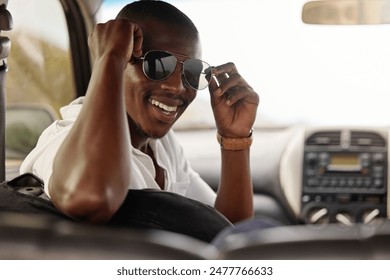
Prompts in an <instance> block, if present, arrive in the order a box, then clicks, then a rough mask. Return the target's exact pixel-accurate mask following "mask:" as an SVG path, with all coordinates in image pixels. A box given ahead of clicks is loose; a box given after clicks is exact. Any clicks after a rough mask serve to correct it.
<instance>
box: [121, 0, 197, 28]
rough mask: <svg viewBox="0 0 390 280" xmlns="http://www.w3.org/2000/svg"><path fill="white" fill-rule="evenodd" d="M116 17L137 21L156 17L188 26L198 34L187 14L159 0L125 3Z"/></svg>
mask: <svg viewBox="0 0 390 280" xmlns="http://www.w3.org/2000/svg"><path fill="white" fill-rule="evenodd" d="M116 18H117V19H128V20H133V21H135V22H139V23H142V22H144V21H146V20H149V19H156V20H159V21H161V22H163V23H170V24H176V25H181V26H184V27H188V28H190V29H191V30H193V31H194V32H195V33H196V34H198V29H197V28H196V26H195V24H194V23H193V22H192V20H191V19H190V18H189V17H188V16H187V15H185V14H184V13H183V12H182V11H180V10H179V9H178V8H176V7H175V6H173V5H171V4H169V3H167V2H164V1H159V0H140V1H135V2H132V3H130V4H127V5H126V6H125V7H123V9H122V10H121V11H120V12H119V13H118V15H117V17H116Z"/></svg>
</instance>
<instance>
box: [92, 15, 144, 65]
mask: <svg viewBox="0 0 390 280" xmlns="http://www.w3.org/2000/svg"><path fill="white" fill-rule="evenodd" d="M129 34H133V36H129ZM142 42H143V35H142V30H141V27H140V26H139V25H138V24H136V23H133V22H131V21H129V20H124V19H116V20H110V21H108V22H106V23H99V24H97V25H96V27H95V30H94V32H93V33H92V34H91V35H90V36H89V38H88V44H89V47H90V49H91V51H92V54H93V56H94V58H95V59H96V60H98V59H99V58H101V57H104V56H105V55H113V56H116V57H118V58H120V59H123V61H124V62H125V63H127V62H129V61H130V59H131V57H132V56H135V57H139V56H141V55H142Z"/></svg>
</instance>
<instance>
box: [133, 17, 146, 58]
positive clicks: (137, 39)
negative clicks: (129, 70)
mask: <svg viewBox="0 0 390 280" xmlns="http://www.w3.org/2000/svg"><path fill="white" fill-rule="evenodd" d="M133 33H134V36H133V37H134V42H133V56H135V57H140V56H142V44H143V38H144V36H143V33H142V28H141V26H139V25H138V24H134V31H133Z"/></svg>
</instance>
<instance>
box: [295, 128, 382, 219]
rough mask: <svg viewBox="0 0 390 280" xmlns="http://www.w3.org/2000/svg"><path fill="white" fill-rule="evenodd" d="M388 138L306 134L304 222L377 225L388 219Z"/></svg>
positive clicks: (362, 134)
mask: <svg viewBox="0 0 390 280" xmlns="http://www.w3.org/2000/svg"><path fill="white" fill-rule="evenodd" d="M387 158H388V135H387V134H386V133H381V132H380V131H370V130H349V129H340V130H337V129H336V130H324V131H315V132H312V133H310V134H308V135H306V136H305V139H304V149H303V163H302V164H303V169H302V171H303V173H302V181H301V182H302V192H301V197H300V199H301V204H300V205H301V209H300V210H301V211H300V213H301V219H302V220H303V221H304V222H305V223H309V224H321V223H341V224H346V225H349V224H352V223H365V224H370V223H375V222H378V221H380V220H383V219H384V218H386V216H387V183H388V178H387V170H388V162H387Z"/></svg>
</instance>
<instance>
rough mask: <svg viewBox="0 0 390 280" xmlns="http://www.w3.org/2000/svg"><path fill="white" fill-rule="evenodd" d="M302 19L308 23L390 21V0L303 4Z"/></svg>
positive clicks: (330, 1) (341, 0) (350, 0)
mask: <svg viewBox="0 0 390 280" xmlns="http://www.w3.org/2000/svg"><path fill="white" fill-rule="evenodd" d="M302 20H303V22H304V23H308V24H335V25H358V24H386V23H390V0H325V1H311V2H308V3H306V4H305V5H304V6H303V10H302Z"/></svg>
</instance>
